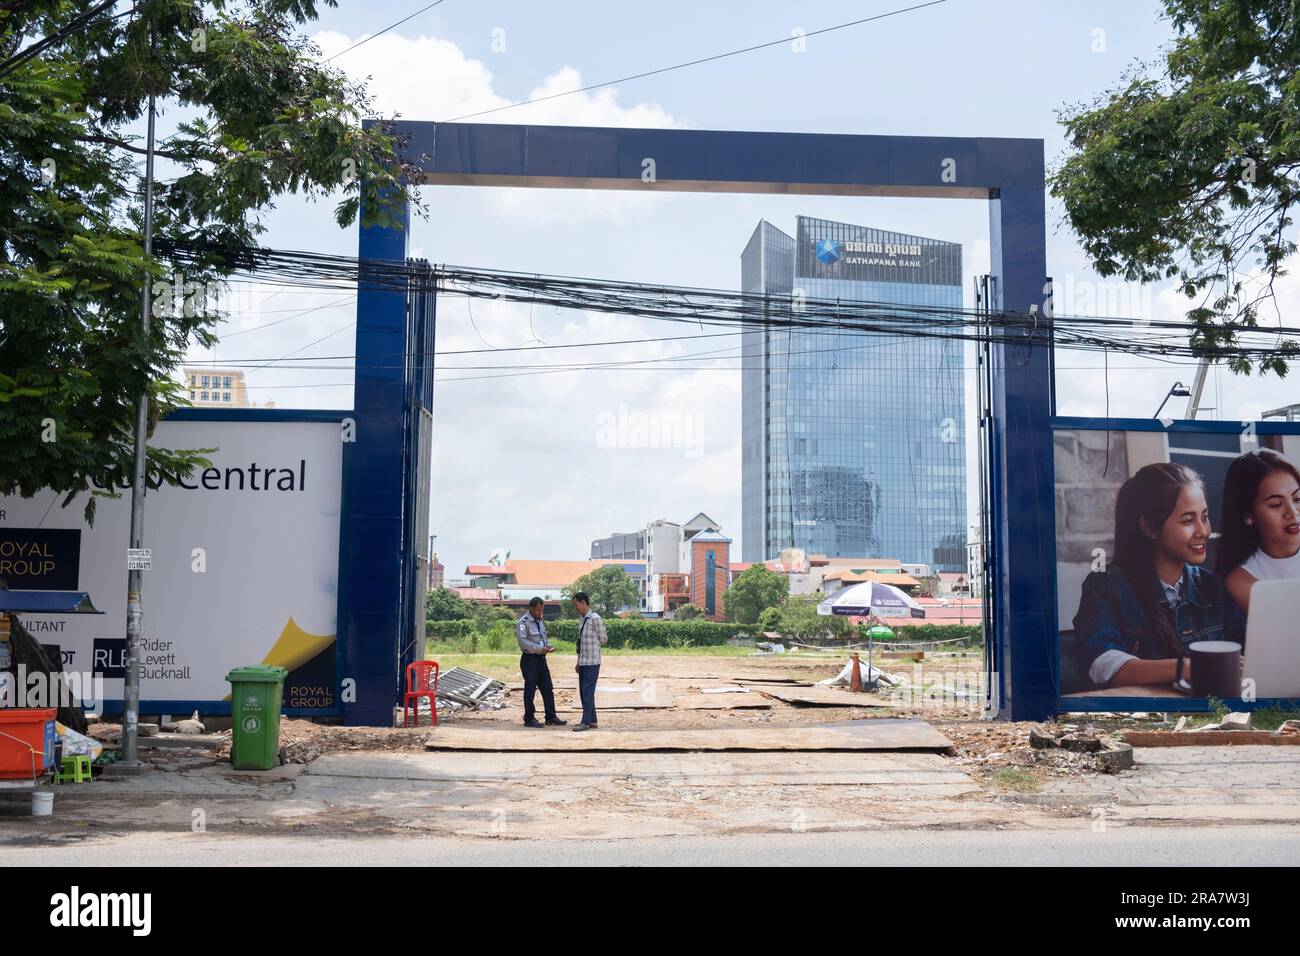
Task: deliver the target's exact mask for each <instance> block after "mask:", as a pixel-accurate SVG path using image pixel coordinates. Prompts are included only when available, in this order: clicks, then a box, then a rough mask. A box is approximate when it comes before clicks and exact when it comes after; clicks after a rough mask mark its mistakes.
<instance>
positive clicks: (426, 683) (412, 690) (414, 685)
mask: <svg viewBox="0 0 1300 956" xmlns="http://www.w3.org/2000/svg"><path fill="white" fill-rule="evenodd" d="M424 697H427V698H428V699H429V714H430V715H431V716H432V718H433V722H432V723H431V724H430V726H437V724H438V700H437V697H438V662H437V661H416V662H415V663H414V664H407V665H406V698H405V700H403V702H402V726H403V727H409V726H411V723H410V721H411V716H412V714H414V716H415V726H417V727H419V726H420V699H421V698H424Z"/></svg>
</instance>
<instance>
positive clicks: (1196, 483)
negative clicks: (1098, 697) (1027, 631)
mask: <svg viewBox="0 0 1300 956" xmlns="http://www.w3.org/2000/svg"><path fill="white" fill-rule="evenodd" d="M1210 531H1211V529H1210V517H1209V507H1208V505H1207V503H1206V499H1205V485H1204V483H1203V482H1202V480H1201V477H1200V475H1198V474H1197V473H1196V472H1195V471H1193V470H1192V469H1191V468H1189V467H1187V466H1186V465H1182V464H1179V463H1176V462H1157V463H1155V464H1150V465H1146V466H1145V467H1143V468H1140V469H1139V470H1138V471H1137V473H1136V474H1134V475H1133V477H1131V478H1129V479H1128V480H1127V481H1126V482H1124V484H1123V486H1122V487H1121V488H1120V491H1119V498H1118V500H1117V502H1116V505H1115V552H1114V555H1113V556H1112V560H1111V561H1110V563H1109V566H1108V567H1107V568H1106V569H1105V570H1101V571H1094V572H1092V573H1091V574H1089V575H1088V576H1087V578H1085V579H1084V582H1083V591H1082V595H1081V598H1080V602H1079V610H1078V613H1076V614H1075V617H1074V630H1075V639H1076V641H1077V642H1078V643H1077V645H1076V646H1077V647H1078V648H1079V651H1080V656H1081V661H1080V663H1081V664H1082V668H1083V670H1084V672H1085V673H1086V674H1087V676H1088V678H1089V679H1090V681H1091V682H1092V684H1093V686H1095V687H1097V688H1107V687H1122V686H1135V687H1140V686H1145V685H1162V686H1164V687H1171V686H1172V685H1175V684H1176V683H1179V684H1180V686H1181V680H1182V678H1183V676H1184V675H1183V674H1182V673H1180V671H1181V670H1182V669H1183V668H1182V663H1183V661H1184V659H1185V658H1186V657H1187V656H1188V653H1189V651H1188V649H1189V647H1190V646H1191V645H1192V644H1201V643H1203V642H1216V643H1223V642H1236V643H1237V645H1238V647H1237V651H1238V652H1240V645H1241V644H1242V643H1243V642H1244V640H1245V619H1244V617H1243V616H1242V613H1241V611H1240V609H1239V608H1238V607H1237V604H1236V603H1235V602H1234V601H1233V600H1232V599H1231V598H1230V597H1229V596H1228V592H1227V590H1226V588H1225V586H1224V582H1223V579H1222V578H1220V577H1219V576H1218V575H1217V574H1215V573H1214V572H1213V571H1211V570H1208V569H1207V568H1204V567H1202V565H1203V564H1204V563H1205V559H1206V548H1207V546H1208V544H1209V541H1210ZM1238 660H1239V658H1238Z"/></svg>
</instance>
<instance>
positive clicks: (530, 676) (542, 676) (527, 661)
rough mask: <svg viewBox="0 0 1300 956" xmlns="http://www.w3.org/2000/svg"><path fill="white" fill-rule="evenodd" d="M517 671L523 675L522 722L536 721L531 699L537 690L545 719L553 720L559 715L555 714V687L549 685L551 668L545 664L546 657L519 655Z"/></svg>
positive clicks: (543, 655) (535, 712)
mask: <svg viewBox="0 0 1300 956" xmlns="http://www.w3.org/2000/svg"><path fill="white" fill-rule="evenodd" d="M519 670H520V671H522V672H523V675H524V720H525V721H529V720H536V719H537V709H536V707H535V706H534V704H533V698H534V697H535V696H536V694H537V691H539V690H540V691H541V692H542V707H543V709H544V710H545V711H546V719H547V720H554V719H555V718H556V717H557V716H559V715H558V714H556V713H555V686H554V685H553V684H552V683H551V668H550V666H549V665H548V664H547V663H546V655H545V654H520V655H519Z"/></svg>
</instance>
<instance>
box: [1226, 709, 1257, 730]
mask: <svg viewBox="0 0 1300 956" xmlns="http://www.w3.org/2000/svg"><path fill="white" fill-rule="evenodd" d="M1219 729H1220V730H1250V714H1249V713H1243V712H1241V711H1238V712H1236V713H1232V714H1229V715H1228V716H1226V717H1224V718H1223V720H1221V721H1219Z"/></svg>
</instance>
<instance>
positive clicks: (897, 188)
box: [340, 121, 1057, 725]
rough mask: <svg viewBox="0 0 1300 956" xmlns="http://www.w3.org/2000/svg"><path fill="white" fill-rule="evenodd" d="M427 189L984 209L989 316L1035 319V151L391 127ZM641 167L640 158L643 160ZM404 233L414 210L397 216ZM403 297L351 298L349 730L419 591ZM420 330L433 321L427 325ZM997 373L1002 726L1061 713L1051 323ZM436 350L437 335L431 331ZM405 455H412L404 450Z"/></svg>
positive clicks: (830, 139)
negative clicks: (938, 203)
mask: <svg viewBox="0 0 1300 956" xmlns="http://www.w3.org/2000/svg"><path fill="white" fill-rule="evenodd" d="M392 127H393V130H394V132H395V133H396V134H397V135H398V136H400V137H403V138H404V153H405V157H406V158H407V159H408V160H410V161H411V162H414V163H416V164H417V165H418V167H419V169H420V170H421V171H422V173H423V179H422V180H421V182H422V183H423V184H429V185H460V186H522V187H541V188H548V187H549V188H562V189H629V190H641V191H655V190H665V191H687V192H732V193H783V194H802V195H843V196H901V197H928V198H946V199H982V200H986V201H987V202H988V205H989V234H990V240H991V243H990V245H991V273H992V275H993V277H994V278H995V282H994V283H993V287H994V288H995V290H996V298H995V300H994V301H993V302H992V303H990V305H991V308H992V309H993V310H994V311H997V310H1010V311H1015V312H1019V313H1028V312H1029V311H1031V309H1037V310H1039V311H1040V313H1043V312H1046V309H1045V308H1044V305H1045V285H1046V282H1047V267H1046V254H1047V253H1046V241H1047V240H1046V218H1045V193H1044V163H1043V142H1042V140H1037V139H994V138H983V137H976V138H967V137H961V138H953V137H923V136H866V135H863V136H859V135H838V134H816V133H755V132H725V131H711V130H657V129H607V128H592V127H565V126H525V125H504V124H478V123H470V124H459V123H435V122H420V121H398V122H396V123H393V124H392ZM647 161H649V162H647ZM400 218H401V219H402V221H403V223H404V225H405V226H406V227H409V224H410V212H409V209H408V210H405V211H404V213H403V215H402V216H401V217H400ZM409 233H410V230H409V228H381V227H369V228H362V229H361V231H360V239H359V246H358V251H359V255H360V257H361V258H362V259H379V260H389V261H394V262H402V261H404V260H405V259H406V257H407V241H408V237H409ZM407 311H408V301H407V296H406V295H405V294H404V293H402V292H400V291H394V290H390V289H382V288H377V287H375V286H372V285H369V284H367V283H364V282H363V283H361V284H360V285H359V286H358V290H357V337H356V349H357V372H356V399H355V403H354V404H355V408H356V416H357V442H356V447H355V448H354V449H353V454H352V456H351V459H350V462H349V478H350V480H349V483H348V486H349V488H350V491H351V496H350V500H349V504H348V510H347V513H346V515H345V522H346V525H347V537H348V542H349V545H348V554H347V557H346V561H347V564H348V568H349V575H348V579H347V594H346V595H345V597H344V601H343V604H344V606H345V608H344V611H343V614H344V616H343V618H342V620H341V621H340V635H341V640H342V641H343V643H344V656H345V660H346V661H347V668H348V670H347V673H346V674H345V675H344V676H349V677H352V678H353V679H354V680H355V681H356V700H355V701H354V702H347V701H345V703H344V713H345V719H346V720H347V722H348V723H350V724H380V725H387V724H390V723H391V722H392V719H393V716H392V713H393V712H392V705H393V703H394V701H395V700H396V696H397V692H398V689H399V688H400V683H401V667H402V664H403V653H402V652H403V650H404V648H403V634H404V628H403V621H409V620H410V619H411V612H412V607H411V604H410V602H411V601H412V600H413V599H414V598H416V597H417V595H415V594H413V593H412V591H411V589H410V588H409V585H407V584H406V583H405V582H407V581H409V579H410V566H411V562H414V561H415V559H416V555H417V554H418V553H419V550H420V549H421V547H422V542H419V541H416V540H414V527H413V525H412V522H411V521H410V520H409V517H408V516H409V513H410V511H409V495H410V493H411V489H410V488H409V486H408V485H407V483H406V478H405V476H406V475H407V474H408V471H407V469H405V468H404V463H405V464H409V462H410V461H411V458H410V457H408V456H409V455H410V454H414V455H415V456H416V458H417V459H418V460H423V459H424V458H425V457H427V456H428V454H429V449H428V448H427V447H418V446H419V445H420V444H421V443H420V442H419V437H418V436H419V433H418V431H416V432H412V431H411V429H410V428H409V427H408V423H409V418H410V415H409V398H408V397H407V395H405V394H404V391H403V383H404V381H405V374H404V373H405V369H404V368H402V367H394V366H400V365H401V364H402V363H397V362H394V361H392V357H393V356H396V355H410V354H412V353H413V352H414V353H415V354H420V353H421V352H426V351H427V354H426V355H425V357H427V359H428V362H427V365H426V367H428V368H431V366H432V351H431V349H430V350H425V349H423V348H420V347H419V346H418V345H416V344H415V343H412V342H411V341H410V340H409V338H410V335H411V332H410V331H409V323H408V315H407ZM430 324H432V323H430ZM1003 336H1004V338H1003V339H1002V341H1001V342H1000V343H999V345H998V346H997V351H998V352H1000V353H1001V354H1000V355H999V356H998V358H999V361H998V362H997V374H996V375H995V378H994V394H993V396H992V398H993V406H994V412H995V426H994V427H995V435H994V439H995V440H994V442H993V443H992V447H993V448H994V449H995V453H994V460H993V461H992V463H991V469H990V471H991V476H992V485H993V487H992V495H991V498H992V505H993V521H992V525H993V527H992V529H991V532H992V534H991V539H992V541H993V546H994V549H995V552H996V554H997V558H998V564H997V566H998V568H999V572H1000V573H999V575H998V579H997V580H995V581H992V582H990V587H992V588H994V589H995V599H996V601H997V604H998V608H999V613H998V615H997V628H996V634H995V635H994V639H995V640H996V642H997V649H998V652H999V659H1000V660H1001V662H1002V667H1003V672H1002V673H1001V674H999V675H998V680H999V687H1000V694H999V698H1000V703H1001V706H1002V713H1003V716H1008V717H1011V718H1012V719H1015V720H1038V719H1042V718H1045V717H1047V716H1048V715H1050V714H1052V713H1054V712H1055V708H1056V703H1057V688H1056V684H1055V681H1054V679H1053V673H1054V670H1053V663H1054V655H1055V641H1054V635H1055V631H1054V628H1055V620H1056V609H1055V567H1054V554H1053V549H1051V548H1048V547H1044V546H1043V543H1044V542H1046V541H1050V540H1052V529H1053V528H1054V526H1055V515H1054V510H1053V509H1054V503H1053V481H1052V476H1053V471H1052V428H1051V414H1052V395H1051V361H1052V357H1051V348H1050V344H1049V343H1050V329H1049V328H1048V326H1047V320H1046V318H1044V329H1043V334H1042V335H1039V336H1031V337H1026V336H1024V335H1023V334H1022V333H1020V332H1004V333H1003ZM430 340H431V337H430ZM410 443H414V445H412V444H410Z"/></svg>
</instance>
